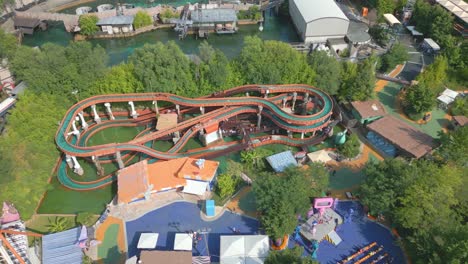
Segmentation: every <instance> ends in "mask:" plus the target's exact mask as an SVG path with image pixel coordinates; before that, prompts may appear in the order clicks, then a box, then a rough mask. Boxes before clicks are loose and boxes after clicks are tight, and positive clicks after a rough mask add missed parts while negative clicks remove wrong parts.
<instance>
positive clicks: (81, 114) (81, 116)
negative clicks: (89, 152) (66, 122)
mask: <svg viewBox="0 0 468 264" xmlns="http://www.w3.org/2000/svg"><path fill="white" fill-rule="evenodd" d="M78 118H79V119H80V121H81V128H83V130H86V129H88V123H86V120H85V119H84V116H83V112H80V113H78Z"/></svg>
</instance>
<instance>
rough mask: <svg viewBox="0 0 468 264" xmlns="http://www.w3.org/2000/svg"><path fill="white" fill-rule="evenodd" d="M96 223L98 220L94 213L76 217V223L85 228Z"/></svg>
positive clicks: (83, 213)
mask: <svg viewBox="0 0 468 264" xmlns="http://www.w3.org/2000/svg"><path fill="white" fill-rule="evenodd" d="M95 222H96V218H95V217H94V215H93V214H92V213H88V212H82V213H78V214H77V215H76V223H78V224H80V225H84V226H92V225H93V224H94V223H95Z"/></svg>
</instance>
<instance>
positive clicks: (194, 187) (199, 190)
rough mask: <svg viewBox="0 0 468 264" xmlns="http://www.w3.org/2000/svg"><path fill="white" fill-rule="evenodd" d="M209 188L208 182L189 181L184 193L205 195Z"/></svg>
mask: <svg viewBox="0 0 468 264" xmlns="http://www.w3.org/2000/svg"><path fill="white" fill-rule="evenodd" d="M207 187H208V182H205V181H194V180H187V185H185V187H184V190H183V192H184V193H189V194H195V195H203V194H205V192H206V188H207Z"/></svg>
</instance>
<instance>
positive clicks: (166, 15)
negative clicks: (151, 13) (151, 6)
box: [159, 8, 180, 19]
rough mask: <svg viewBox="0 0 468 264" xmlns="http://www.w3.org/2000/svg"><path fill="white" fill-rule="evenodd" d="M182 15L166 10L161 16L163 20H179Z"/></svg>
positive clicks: (170, 9)
mask: <svg viewBox="0 0 468 264" xmlns="http://www.w3.org/2000/svg"><path fill="white" fill-rule="evenodd" d="M179 16H180V14H179V13H177V12H176V11H174V9H172V8H165V9H164V10H163V11H162V12H161V13H160V14H159V17H161V19H170V18H179Z"/></svg>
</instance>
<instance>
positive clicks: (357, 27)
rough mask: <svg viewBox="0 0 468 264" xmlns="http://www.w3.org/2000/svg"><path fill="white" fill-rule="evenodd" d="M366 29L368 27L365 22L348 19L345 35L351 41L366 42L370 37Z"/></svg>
mask: <svg viewBox="0 0 468 264" xmlns="http://www.w3.org/2000/svg"><path fill="white" fill-rule="evenodd" d="M368 30H369V27H368V26H367V25H366V24H365V23H362V22H355V21H350V23H349V27H348V33H347V34H346V37H347V38H348V39H349V40H350V41H351V42H352V43H366V42H368V41H369V40H370V39H371V36H370V35H369V33H367V31H368Z"/></svg>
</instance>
